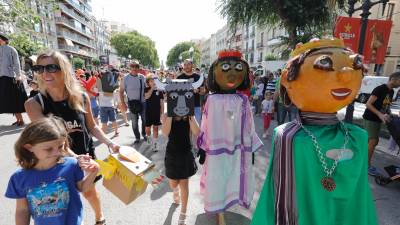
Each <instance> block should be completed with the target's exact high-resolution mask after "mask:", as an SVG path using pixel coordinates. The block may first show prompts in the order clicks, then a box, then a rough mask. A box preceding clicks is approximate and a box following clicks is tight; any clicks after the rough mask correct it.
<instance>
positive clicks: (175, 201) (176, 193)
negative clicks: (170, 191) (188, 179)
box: [173, 187, 181, 205]
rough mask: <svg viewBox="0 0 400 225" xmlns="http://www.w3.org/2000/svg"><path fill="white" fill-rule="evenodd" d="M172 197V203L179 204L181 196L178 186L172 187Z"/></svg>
mask: <svg viewBox="0 0 400 225" xmlns="http://www.w3.org/2000/svg"><path fill="white" fill-rule="evenodd" d="M173 198H174V203H175V204H177V205H179V204H180V200H181V197H180V196H179V188H178V187H176V188H174V195H173Z"/></svg>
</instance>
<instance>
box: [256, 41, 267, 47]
mask: <svg viewBox="0 0 400 225" xmlns="http://www.w3.org/2000/svg"><path fill="white" fill-rule="evenodd" d="M264 47H265V46H264V43H262V42H260V43H257V48H264Z"/></svg>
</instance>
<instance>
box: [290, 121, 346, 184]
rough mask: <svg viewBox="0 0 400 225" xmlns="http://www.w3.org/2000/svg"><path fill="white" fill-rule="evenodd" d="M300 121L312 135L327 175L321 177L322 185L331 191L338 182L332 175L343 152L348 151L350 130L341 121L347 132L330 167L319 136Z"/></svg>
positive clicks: (308, 133)
mask: <svg viewBox="0 0 400 225" xmlns="http://www.w3.org/2000/svg"><path fill="white" fill-rule="evenodd" d="M298 123H299V125H300V127H301V128H303V130H304V131H305V132H306V133H307V135H308V136H310V137H311V140H312V142H313V145H314V149H315V152H316V153H317V156H318V158H319V161H320V163H321V166H322V168H323V170H324V173H325V175H326V176H325V177H324V178H322V179H321V185H322V187H323V188H324V189H325V190H327V191H329V192H331V191H333V190H335V188H336V183H335V180H334V179H333V177H332V176H333V173H334V172H335V169H336V167H337V164H338V162H339V160H340V159H341V158H342V156H343V153H344V152H345V151H346V145H347V143H348V142H349V131H348V130H347V128H346V126H345V125H344V124H343V122H341V121H340V125H341V126H342V127H343V129H344V134H345V136H344V144H343V148H342V149H340V151H339V155H338V156H337V157H336V158H335V159H334V162H333V165H332V167H331V168H328V164H327V163H326V160H325V156H324V154H323V153H322V151H321V147H320V146H319V144H318V141H317V138H316V137H315V136H314V135H313V134H312V133H311V131H309V130H308V129H307V128H305V127H304V126H303V124H302V123H301V122H300V121H299V122H298Z"/></svg>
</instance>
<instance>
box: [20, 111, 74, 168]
mask: <svg viewBox="0 0 400 225" xmlns="http://www.w3.org/2000/svg"><path fill="white" fill-rule="evenodd" d="M60 138H65V140H67V138H68V132H67V128H66V126H65V122H64V120H62V119H61V118H58V117H46V118H42V119H39V120H37V121H35V122H32V123H30V124H29V125H28V126H27V127H26V128H25V129H24V130H23V131H22V133H21V136H19V138H18V140H17V142H16V143H15V145H14V151H15V156H16V158H17V162H18V164H19V165H20V166H21V167H22V168H24V169H32V168H33V167H35V165H36V164H37V162H38V159H37V158H36V156H35V155H34V154H33V153H32V152H30V151H29V150H28V149H26V148H25V147H24V146H25V145H26V144H30V145H35V144H39V143H43V142H47V141H54V140H57V139H60Z"/></svg>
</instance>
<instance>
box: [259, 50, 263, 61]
mask: <svg viewBox="0 0 400 225" xmlns="http://www.w3.org/2000/svg"><path fill="white" fill-rule="evenodd" d="M258 61H259V62H262V61H263V53H262V52H260V57H259V58H258Z"/></svg>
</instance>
